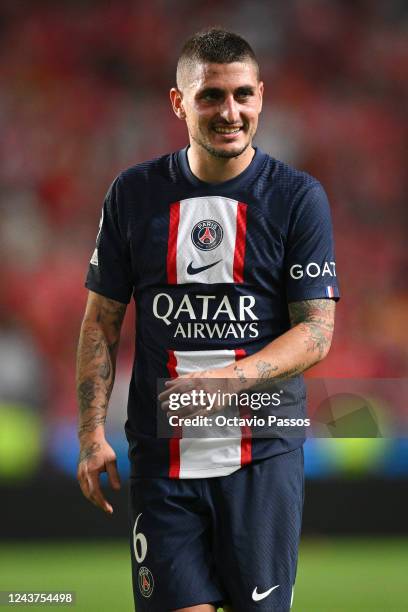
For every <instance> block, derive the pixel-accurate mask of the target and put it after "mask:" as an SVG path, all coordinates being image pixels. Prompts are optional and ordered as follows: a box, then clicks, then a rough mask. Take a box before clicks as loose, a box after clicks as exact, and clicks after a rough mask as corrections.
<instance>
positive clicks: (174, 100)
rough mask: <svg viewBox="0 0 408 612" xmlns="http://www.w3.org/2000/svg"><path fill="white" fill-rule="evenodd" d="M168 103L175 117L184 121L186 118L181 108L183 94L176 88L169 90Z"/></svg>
mask: <svg viewBox="0 0 408 612" xmlns="http://www.w3.org/2000/svg"><path fill="white" fill-rule="evenodd" d="M170 102H171V105H172V107H173V111H174V113H175V114H176V115H177V117H178V118H179V119H181V120H184V119H185V118H186V113H185V111H184V107H183V94H182V93H181V91H180V90H179V89H177V87H172V88H171V89H170Z"/></svg>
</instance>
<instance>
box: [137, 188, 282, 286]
mask: <svg viewBox="0 0 408 612" xmlns="http://www.w3.org/2000/svg"><path fill="white" fill-rule="evenodd" d="M151 213H152V214H151V215H150V216H146V220H145V222H144V223H143V224H142V225H141V226H139V228H138V231H135V232H132V231H131V236H132V234H133V236H134V239H133V240H132V238H131V242H132V254H133V262H134V264H133V266H134V273H135V288H136V291H137V290H138V289H142V288H147V287H154V286H156V287H157V286H163V285H188V284H197V283H198V284H203V285H215V284H220V283H222V284H225V283H226V284H235V285H236V284H238V285H240V284H250V285H252V284H254V285H257V287H258V288H263V289H264V290H265V291H266V292H274V291H279V284H280V280H281V277H282V267H283V265H284V239H283V236H282V231H281V228H280V227H279V226H278V223H275V224H274V222H273V220H272V221H271V219H269V220H268V219H266V218H265V216H264V214H263V213H262V212H261V211H260V210H259V208H258V207H257V206H256V205H254V204H253V203H252V202H244V201H238V200H234V199H232V198H228V197H224V196H218V195H217V196H216V195H209V196H200V197H191V198H186V199H183V200H179V201H175V202H160V203H159V204H156V205H155V210H154V211H151Z"/></svg>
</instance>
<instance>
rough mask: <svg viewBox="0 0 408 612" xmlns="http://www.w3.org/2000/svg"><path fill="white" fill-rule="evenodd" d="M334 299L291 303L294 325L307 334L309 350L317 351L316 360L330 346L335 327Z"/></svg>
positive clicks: (291, 316) (320, 357)
mask: <svg viewBox="0 0 408 612" xmlns="http://www.w3.org/2000/svg"><path fill="white" fill-rule="evenodd" d="M334 310H335V302H334V301H333V300H327V299H326V300H304V301H302V302H292V303H290V304H289V316H290V321H291V325H292V327H295V326H297V325H298V326H299V328H300V329H301V330H302V332H303V334H304V336H305V340H304V342H305V345H306V350H307V352H311V353H316V361H319V360H320V359H322V357H323V356H324V355H325V354H326V353H327V351H328V350H329V348H330V344H331V339H332V335H333V329H334Z"/></svg>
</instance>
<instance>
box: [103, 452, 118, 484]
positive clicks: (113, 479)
mask: <svg viewBox="0 0 408 612" xmlns="http://www.w3.org/2000/svg"><path fill="white" fill-rule="evenodd" d="M106 471H107V473H108V478H109V482H110V485H111V487H112V489H120V477H119V472H118V468H117V465H116V459H112V460H111V461H107V462H106Z"/></svg>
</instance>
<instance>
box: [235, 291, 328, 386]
mask: <svg viewBox="0 0 408 612" xmlns="http://www.w3.org/2000/svg"><path fill="white" fill-rule="evenodd" d="M335 306H336V305H335V302H334V301H333V300H330V299H318V300H304V301H302V302H292V303H290V304H289V316H290V322H291V329H290V330H289V331H287V332H286V333H284V334H282V336H280V337H279V338H277V339H276V340H273V341H272V342H271V343H270V344H268V345H267V346H265V347H264V348H263V349H262V350H260V351H259V352H258V353H256V354H254V355H251V356H250V357H246V358H245V359H241V360H240V361H239V362H238V363H237V364H234V365H233V366H229V367H228V368H226V370H230V371H229V372H227V371H226V372H225V374H223V375H225V376H226V377H235V378H237V379H238V381H239V382H240V383H242V385H243V387H246V386H251V387H253V386H254V380H256V386H261V385H262V384H264V383H266V382H267V381H268V380H269V379H271V378H289V377H290V376H296V374H300V373H301V372H303V371H304V370H307V369H308V368H310V367H311V366H313V365H314V364H316V363H317V362H318V361H321V360H322V359H323V358H324V357H325V356H326V355H327V353H328V352H329V349H330V344H331V340H332V335H333V329H334V312H335Z"/></svg>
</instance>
